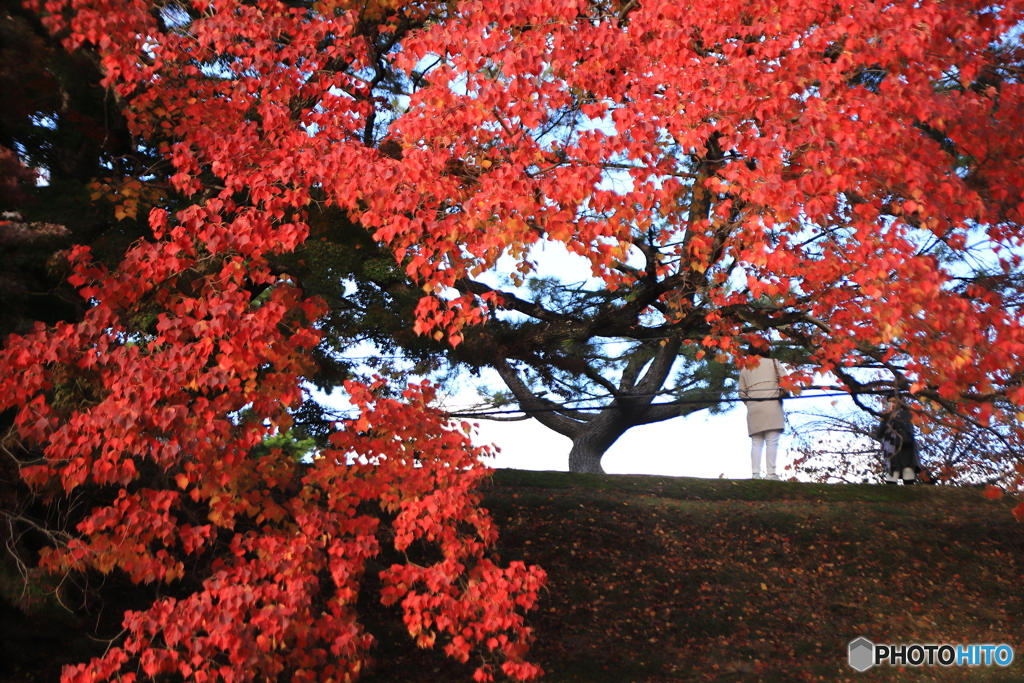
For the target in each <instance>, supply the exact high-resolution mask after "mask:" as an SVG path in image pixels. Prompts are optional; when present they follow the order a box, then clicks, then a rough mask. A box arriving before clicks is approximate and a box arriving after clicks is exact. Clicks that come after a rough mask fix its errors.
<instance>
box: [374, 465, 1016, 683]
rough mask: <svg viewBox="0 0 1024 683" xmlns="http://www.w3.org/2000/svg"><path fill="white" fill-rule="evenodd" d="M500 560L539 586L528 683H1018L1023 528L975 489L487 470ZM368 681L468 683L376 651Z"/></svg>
mask: <svg viewBox="0 0 1024 683" xmlns="http://www.w3.org/2000/svg"><path fill="white" fill-rule="evenodd" d="M485 505H486V507H488V508H489V509H490V510H491V512H492V514H493V515H494V517H495V518H496V520H497V521H498V523H499V524H500V527H501V540H500V549H499V552H500V553H501V556H502V560H503V561H506V562H507V561H509V560H517V559H524V560H526V561H528V562H530V563H537V564H540V565H542V566H543V567H544V568H545V569H546V570H547V572H548V575H549V579H548V589H549V592H548V594H547V595H546V596H545V598H544V601H543V603H542V605H541V609H540V610H539V611H537V612H533V613H532V617H531V623H532V624H533V626H534V627H535V630H536V636H537V642H536V643H535V645H534V648H533V652H532V659H533V660H534V661H537V662H538V663H540V664H541V665H542V666H543V667H544V668H545V669H546V670H547V672H548V673H547V675H546V676H545V679H544V680H546V681H550V682H552V683H561V682H568V681H586V682H589V683H603V682H609V683H610V682H615V683H632V682H635V683H641V682H645V681H646V682H655V681H659V682H660V681H666V682H667V681H680V682H683V681H723V682H724V681H765V682H768V681H779V682H783V681H785V682H789V681H865V682H868V681H972V682H973V681H988V682H996V681H1005V682H1010V681H1014V682H1020V681H1024V623H1022V621H1021V619H1022V617H1024V589H1022V585H1024V577H1022V575H1021V572H1022V568H1024V526H1022V525H1019V524H1017V522H1016V521H1015V520H1014V518H1013V516H1012V515H1011V514H1010V513H1009V508H1010V507H1011V505H1010V501H1008V500H997V501H989V500H987V499H985V498H984V497H983V496H982V495H981V492H980V490H978V489H953V488H946V487H934V486H916V487H902V486H891V487H886V486H878V485H855V486H847V485H842V486H840V485H836V486H822V485H814V484H798V483H789V482H770V481H730V480H702V479H688V478H672V477H642V476H593V475H573V474H566V473H555V472H521V471H514V470H499V471H497V472H496V473H495V476H494V480H493V482H492V484H491V485H490V486H489V487H488V489H487V492H486V501H485ZM858 636H866V637H868V638H869V639H871V640H873V641H874V642H876V643H951V644H954V645H956V644H968V643H1008V644H1010V645H1012V646H1013V648H1014V651H1015V653H1016V658H1015V661H1014V663H1013V664H1012V665H1011V666H1009V667H1008V668H1005V669H1003V668H999V667H950V668H943V667H940V666H934V667H910V666H908V667H905V668H902V669H897V668H888V667H883V668H873V669H870V670H868V671H867V672H865V673H858V672H856V671H854V670H853V669H850V668H849V667H848V666H847V664H846V657H847V645H848V643H849V642H850V641H851V640H853V639H855V638H857V637H858ZM377 656H378V659H379V660H380V661H379V664H378V667H377V669H376V671H375V672H374V673H373V674H372V675H371V676H369V677H368V678H367V679H365V680H367V681H370V682H371V683H383V682H385V681H386V682H387V683H401V682H404V681H416V682H417V683H421V682H423V681H455V680H464V681H468V680H471V679H470V677H469V672H470V671H471V670H470V669H468V668H467V667H463V666H460V665H458V664H457V663H453V662H449V661H446V660H445V659H444V658H443V657H442V656H438V655H436V654H431V653H427V652H421V653H415V654H413V655H412V656H410V655H409V654H407V653H406V652H403V651H400V650H398V651H391V650H389V649H388V648H387V647H386V646H383V645H382V646H381V649H380V650H379V651H378V652H377Z"/></svg>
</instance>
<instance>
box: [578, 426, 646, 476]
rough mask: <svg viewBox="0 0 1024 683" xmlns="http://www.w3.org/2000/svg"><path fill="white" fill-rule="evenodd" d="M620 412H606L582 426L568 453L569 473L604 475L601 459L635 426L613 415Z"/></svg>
mask: <svg viewBox="0 0 1024 683" xmlns="http://www.w3.org/2000/svg"><path fill="white" fill-rule="evenodd" d="M621 412H623V411H618V410H609V411H606V412H604V413H602V414H601V415H600V417H598V418H596V419H594V420H591V421H590V422H588V423H587V424H585V425H583V426H582V428H581V429H580V434H579V436H577V437H576V438H574V439H573V440H572V450H571V451H569V471H570V472H586V473H589V474H604V468H602V467H601V458H602V457H604V454H605V452H606V451H607V450H608V449H609V448H611V446H612V444H613V443H615V442H616V441H618V439H619V437H620V436H622V435H623V434H625V433H626V431H628V430H629V428H630V427H632V426H633V425H634V424H635V423H634V422H633V421H632V420H627V419H623V418H624V417H625V416H624V415H621V414H614V413H621Z"/></svg>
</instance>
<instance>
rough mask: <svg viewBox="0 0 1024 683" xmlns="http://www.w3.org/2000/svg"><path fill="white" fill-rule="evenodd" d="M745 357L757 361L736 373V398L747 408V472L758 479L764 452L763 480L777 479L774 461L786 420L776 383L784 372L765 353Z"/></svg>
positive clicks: (779, 390) (751, 351)
mask: <svg viewBox="0 0 1024 683" xmlns="http://www.w3.org/2000/svg"><path fill="white" fill-rule="evenodd" d="M748 353H749V354H750V355H752V356H759V357H760V358H759V359H758V362H757V365H756V366H755V367H753V368H743V369H741V370H740V398H741V399H743V403H744V404H745V405H746V406H747V433H748V434H749V435H750V469H751V471H752V473H753V478H754V479H760V478H761V451H762V450H764V454H765V476H766V478H768V479H778V478H779V475H778V474H776V472H775V459H776V456H777V454H778V450H779V436H780V435H781V434H782V430H783V429H784V427H785V420H786V416H785V414H784V413H783V410H782V391H781V389H779V380H780V379H781V378H782V376H783V375H784V374H785V372H784V370H783V367H782V364H781V363H779V361H777V360H775V359H774V358H771V357H770V356H769V354H768V352H767V351H765V350H763V349H751V350H750V351H748ZM751 399H760V400H751Z"/></svg>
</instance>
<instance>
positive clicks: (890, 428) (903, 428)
mask: <svg viewBox="0 0 1024 683" xmlns="http://www.w3.org/2000/svg"><path fill="white" fill-rule="evenodd" d="M872 436H873V437H874V438H875V439H876V440H877V441H880V442H881V443H882V457H883V458H885V461H886V466H887V468H888V470H889V471H890V472H893V471H897V472H898V471H902V470H903V468H904V467H911V468H913V470H914V472H920V471H921V462H920V460H919V459H918V454H917V441H916V440H915V439H914V423H913V422H911V419H910V411H909V410H907V409H906V408H900V409H899V410H896V411H894V412H893V413H890V414H889V415H887V416H885V417H884V418H883V419H882V421H881V422H880V423H879V425H878V427H877V428H876V429H875V433H874V434H873V435H872Z"/></svg>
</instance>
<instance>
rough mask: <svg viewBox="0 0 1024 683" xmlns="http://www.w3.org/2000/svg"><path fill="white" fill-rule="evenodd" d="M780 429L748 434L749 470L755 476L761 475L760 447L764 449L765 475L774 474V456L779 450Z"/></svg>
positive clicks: (770, 475)
mask: <svg viewBox="0 0 1024 683" xmlns="http://www.w3.org/2000/svg"><path fill="white" fill-rule="evenodd" d="M780 434H782V430H781V429H769V430H768V431H766V432H758V433H757V434H751V435H750V470H751V472H752V473H753V475H754V476H755V477H759V476H761V449H762V448H764V451H765V454H764V455H765V458H764V459H765V463H764V464H765V476H767V477H773V476H775V456H776V455H778V452H779V435H780Z"/></svg>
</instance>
